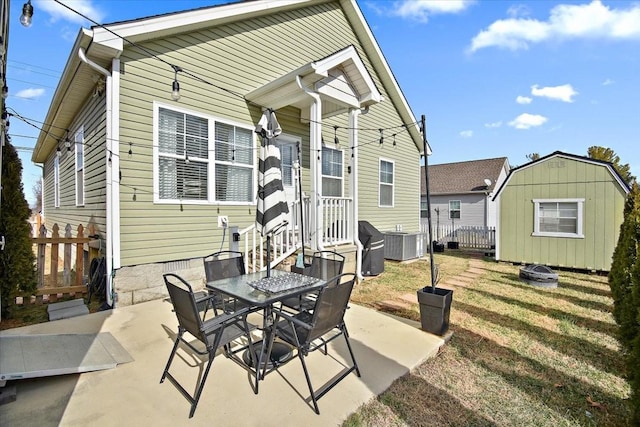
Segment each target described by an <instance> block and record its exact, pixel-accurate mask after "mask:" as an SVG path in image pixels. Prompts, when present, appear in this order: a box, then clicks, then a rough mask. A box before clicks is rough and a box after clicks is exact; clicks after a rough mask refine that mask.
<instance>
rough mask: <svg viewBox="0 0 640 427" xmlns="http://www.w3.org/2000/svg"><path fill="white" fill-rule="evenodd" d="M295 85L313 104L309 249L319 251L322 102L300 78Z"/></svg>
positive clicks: (321, 248)
mask: <svg viewBox="0 0 640 427" xmlns="http://www.w3.org/2000/svg"><path fill="white" fill-rule="evenodd" d="M296 84H297V85H298V87H299V88H300V89H302V91H304V93H306V94H307V95H309V96H310V97H311V98H312V99H313V104H311V111H310V113H309V116H310V122H309V126H310V129H311V132H310V138H309V143H310V145H311V147H310V152H311V155H310V160H309V166H310V169H311V170H310V172H311V185H312V190H313V191H311V209H310V212H309V214H310V216H311V223H312V224H313V233H312V238H311V249H312V250H314V251H315V250H318V251H321V250H323V249H324V246H323V244H322V237H321V236H322V229H321V226H320V224H322V215H323V212H322V209H321V208H320V193H319V192H320V191H322V187H321V186H322V175H321V174H322V168H321V163H320V167H319V165H318V163H319V162H318V160H317V159H318V157H319V156H318V155H317V153H319V152H321V151H320V150H322V147H321V146H319V145H320V141H321V140H322V100H321V99H320V95H319V94H318V93H317V92H314V91H312V90H310V89H308V88H306V87H305V86H304V85H303V84H302V79H301V78H300V76H296Z"/></svg>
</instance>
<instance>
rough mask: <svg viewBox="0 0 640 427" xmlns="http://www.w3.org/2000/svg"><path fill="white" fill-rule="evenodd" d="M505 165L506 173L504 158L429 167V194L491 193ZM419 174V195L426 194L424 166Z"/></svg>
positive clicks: (506, 162) (507, 165) (507, 164)
mask: <svg viewBox="0 0 640 427" xmlns="http://www.w3.org/2000/svg"><path fill="white" fill-rule="evenodd" d="M505 164H506V168H507V172H508V168H509V163H508V160H507V158H506V157H496V158H495V159H482V160H470V161H466V162H456V163H443V164H439V165H429V192H430V194H432V195H433V194H456V193H469V192H473V191H487V190H489V191H493V189H494V188H495V185H496V181H497V179H498V177H499V176H500V171H501V170H502V168H503V167H505ZM421 172H422V173H421V174H420V177H421V182H420V193H421V194H426V183H425V179H424V166H423V167H422V171H421ZM487 178H488V179H490V180H491V185H490V186H488V187H487V185H486V184H485V182H484V180H485V179H487Z"/></svg>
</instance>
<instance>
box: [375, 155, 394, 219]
mask: <svg viewBox="0 0 640 427" xmlns="http://www.w3.org/2000/svg"><path fill="white" fill-rule="evenodd" d="M382 162H387V163H391V165H392V166H393V176H392V179H393V183H392V184H388V183H386V182H382V181H380V171H381V169H382ZM383 185H387V186H388V185H390V186H391V204H390V205H383V204H381V200H380V199H381V198H382V193H381V191H380V188H381V187H382V186H383ZM395 204H396V162H394V161H393V160H390V159H385V158H383V157H380V158H379V159H378V207H379V208H393V207H395Z"/></svg>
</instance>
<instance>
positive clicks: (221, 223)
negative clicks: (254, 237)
mask: <svg viewBox="0 0 640 427" xmlns="http://www.w3.org/2000/svg"><path fill="white" fill-rule="evenodd" d="M228 225H229V217H228V216H226V215H218V227H219V228H227V226H228Z"/></svg>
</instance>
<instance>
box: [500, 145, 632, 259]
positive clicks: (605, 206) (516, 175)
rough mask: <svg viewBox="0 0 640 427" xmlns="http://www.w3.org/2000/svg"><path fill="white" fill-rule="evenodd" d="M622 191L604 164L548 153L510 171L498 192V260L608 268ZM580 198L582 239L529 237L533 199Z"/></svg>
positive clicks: (619, 215) (621, 207) (620, 206)
mask: <svg viewBox="0 0 640 427" xmlns="http://www.w3.org/2000/svg"><path fill="white" fill-rule="evenodd" d="M625 197H626V193H625V191H624V190H623V189H622V188H621V186H620V184H619V183H618V182H617V181H616V179H615V178H614V176H613V175H612V174H611V173H610V172H609V170H608V169H607V167H605V166H603V165H600V164H595V163H591V162H588V161H581V160H578V159H573V158H567V157H550V158H549V159H547V160H543V161H541V162H539V163H534V164H532V165H531V166H529V167H525V168H523V169H520V170H516V171H514V172H513V173H512V176H511V177H510V179H509V180H508V182H507V185H506V186H505V188H503V189H502V191H501V193H500V219H499V227H500V230H499V239H500V240H499V246H500V248H499V256H500V260H503V261H511V262H519V263H526V264H532V263H536V264H545V265H549V266H556V267H567V268H579V269H589V270H599V271H608V270H609V268H610V266H611V257H612V255H613V250H614V248H615V245H616V242H617V238H618V232H619V229H620V224H621V223H622V217H623V209H624V200H625ZM536 199H546V200H563V199H584V204H583V215H582V221H583V223H582V233H583V235H584V238H570V237H549V236H533V235H532V233H533V230H534V213H535V212H534V209H535V207H534V202H533V201H534V200H536Z"/></svg>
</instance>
